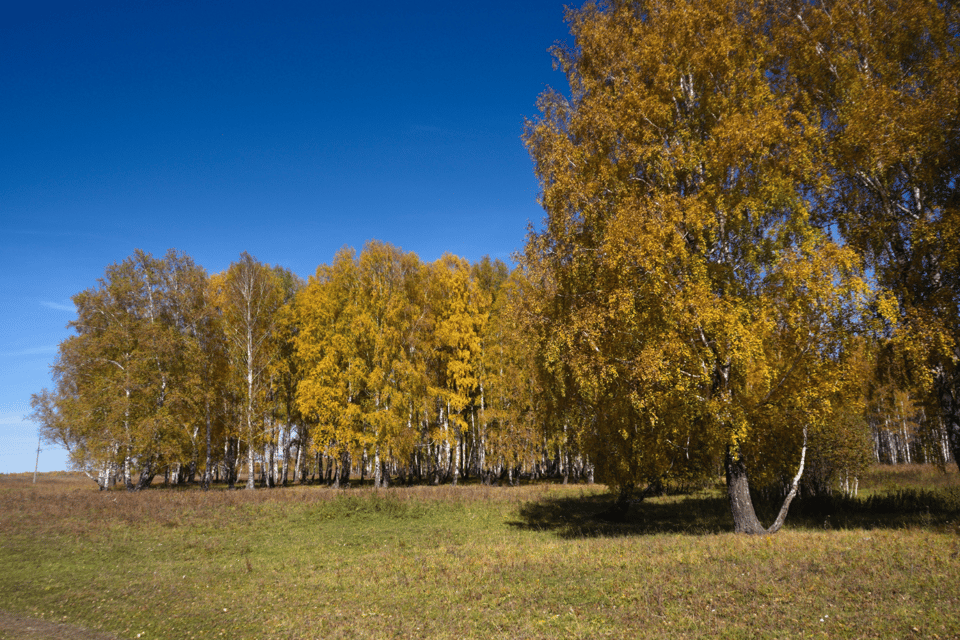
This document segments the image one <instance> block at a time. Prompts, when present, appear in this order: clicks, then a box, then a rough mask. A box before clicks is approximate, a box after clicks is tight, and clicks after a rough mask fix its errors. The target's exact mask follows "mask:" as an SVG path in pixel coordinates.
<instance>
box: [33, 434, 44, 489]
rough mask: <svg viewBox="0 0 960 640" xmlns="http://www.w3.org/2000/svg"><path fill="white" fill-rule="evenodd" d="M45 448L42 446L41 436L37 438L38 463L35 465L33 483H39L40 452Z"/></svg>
mask: <svg viewBox="0 0 960 640" xmlns="http://www.w3.org/2000/svg"><path fill="white" fill-rule="evenodd" d="M41 451H43V449H41V448H40V438H37V463H36V464H35V465H33V484H37V469H39V468H40V452H41Z"/></svg>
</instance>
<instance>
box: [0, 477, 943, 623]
mask: <svg viewBox="0 0 960 640" xmlns="http://www.w3.org/2000/svg"><path fill="white" fill-rule="evenodd" d="M31 480H32V476H31V475H30V474H22V475H7V476H0V536H2V537H0V610H2V611H5V612H7V615H6V618H5V619H6V620H7V623H8V624H7V626H4V624H3V622H2V620H3V617H2V616H0V637H9V638H17V637H30V638H43V637H51V638H52V637H57V636H56V635H46V636H45V635H42V633H44V632H43V631H42V630H40V631H37V633H38V634H41V635H29V636H28V635H25V634H23V633H22V632H18V631H16V629H18V628H19V629H21V631H22V629H24V628H25V626H26V622H24V621H27V620H29V619H34V620H35V621H37V625H36V626H38V627H39V626H42V623H40V622H39V620H43V621H45V622H46V623H66V624H69V625H71V626H69V627H64V628H63V629H64V633H63V634H62V635H61V637H69V638H80V637H92V636H83V635H82V634H81V635H71V634H79V633H80V632H79V631H77V629H78V628H82V629H86V630H90V631H91V633H93V632H94V631H95V632H96V633H98V634H102V635H98V636H96V637H98V638H107V637H111V636H112V637H116V638H138V637H139V638H171V639H174V638H420V637H425V638H488V637H493V638H604V637H608V638H645V637H651V638H654V637H729V638H740V637H749V638H767V637H769V638H783V637H830V638H844V637H849V638H861V637H867V638H870V637H880V638H904V637H927V638H957V637H960V528H958V523H960V478H958V474H957V473H956V469H955V468H952V469H948V473H947V474H940V473H939V472H937V471H936V470H935V469H931V468H923V467H906V468H889V467H888V468H881V469H876V470H874V472H873V473H872V474H871V476H870V477H868V478H865V479H864V480H863V482H862V483H861V489H862V491H861V498H860V499H858V500H845V501H834V502H827V501H820V502H815V501H810V500H807V501H804V500H799V501H797V502H795V503H794V504H795V505H796V508H795V510H793V511H792V512H791V516H790V517H789V518H788V520H787V527H786V528H785V529H784V531H782V532H781V533H779V534H777V535H775V536H772V537H765V538H752V537H744V536H734V535H733V534H731V533H728V531H729V530H730V529H731V527H732V524H731V521H730V517H729V515H728V514H727V512H726V506H725V503H724V501H723V500H722V499H721V498H720V495H719V491H717V490H711V491H705V492H701V493H696V494H692V495H674V496H664V497H661V498H656V499H651V500H648V501H647V502H645V503H644V504H642V505H640V506H639V507H634V508H633V511H632V512H631V514H630V516H629V518H628V519H627V521H625V522H618V523H611V522H606V521H604V520H602V519H598V518H597V517H596V516H597V515H598V514H600V513H602V512H603V511H604V510H605V509H606V508H607V506H608V498H607V496H605V495H603V493H602V489H601V488H600V487H589V486H582V485H578V486H566V487H564V486H557V485H531V486H522V487H516V488H506V487H504V488H494V487H483V486H461V487H447V486H444V487H413V488H395V489H388V490H380V491H379V492H374V491H373V490H371V489H351V490H346V491H335V490H331V489H326V488H320V487H291V488H285V489H273V490H258V491H256V492H245V491H227V490H224V489H215V490H211V491H209V492H206V493H204V492H202V491H199V490H197V489H195V488H189V489H150V490H147V491H144V492H142V493H140V494H128V493H126V492H123V491H109V492H102V493H101V492H98V491H97V490H96V486H95V485H94V484H93V483H92V482H90V481H89V480H87V479H86V478H83V477H82V476H76V475H69V474H46V475H42V476H41V477H40V480H39V483H38V484H37V485H33V484H31ZM10 614H15V615H16V616H20V617H19V618H16V620H19V621H20V623H19V625H20V626H19V627H17V626H16V624H15V621H14V622H10V620H11V619H12V617H13V616H11V615H10ZM44 628H45V629H56V628H57V627H53V626H47V627H44ZM11 629H13V630H11ZM31 633H32V632H31ZM50 633H51V634H52V633H53V632H52V631H51V632H50Z"/></svg>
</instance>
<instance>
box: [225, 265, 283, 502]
mask: <svg viewBox="0 0 960 640" xmlns="http://www.w3.org/2000/svg"><path fill="white" fill-rule="evenodd" d="M214 289H215V291H216V293H217V305H218V307H219V309H220V313H221V316H222V322H223V328H224V332H225V334H226V336H227V341H228V344H229V350H230V356H231V360H232V362H233V364H234V366H235V367H236V368H237V369H238V370H239V372H240V373H241V375H242V384H243V387H242V398H243V427H244V437H245V439H246V442H247V489H253V488H255V486H256V485H255V482H256V480H255V468H254V462H255V455H256V451H257V447H258V446H259V445H260V444H261V442H262V437H263V416H264V413H263V412H264V391H265V389H266V384H267V377H266V370H267V367H268V366H269V365H270V362H271V361H272V359H273V357H274V355H275V353H274V351H273V349H272V347H273V346H274V345H273V344H272V343H271V340H270V339H271V336H272V335H273V331H274V326H275V323H276V314H277V310H278V309H279V308H280V306H281V305H282V303H283V289H282V287H281V286H280V283H279V282H278V279H277V277H276V274H275V273H274V271H273V270H272V269H271V268H270V267H269V266H267V265H265V264H263V263H261V262H258V261H257V260H256V259H255V258H253V256H251V255H250V254H248V253H246V252H244V253H242V254H240V260H239V261H238V262H235V263H233V264H231V265H230V267H229V268H228V269H227V270H226V271H225V272H224V273H222V274H218V275H216V276H214Z"/></svg>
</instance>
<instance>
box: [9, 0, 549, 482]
mask: <svg viewBox="0 0 960 640" xmlns="http://www.w3.org/2000/svg"><path fill="white" fill-rule="evenodd" d="M12 4H14V3H7V5H6V6H5V8H3V9H0V86H2V87H3V90H2V96H3V98H2V99H0V151H2V152H0V268H2V271H0V273H2V275H0V300H2V305H0V326H2V327H3V329H4V330H3V332H2V333H0V473H13V472H22V471H32V470H33V467H34V461H35V455H36V448H37V441H36V427H35V425H34V424H32V423H30V422H25V421H23V419H22V418H23V416H24V415H25V414H27V413H28V412H29V399H30V394H31V393H34V392H37V391H39V390H40V389H41V388H43V387H45V386H46V387H49V386H50V377H49V365H50V363H51V362H52V361H53V358H54V356H55V354H56V348H57V344H58V343H59V342H60V341H61V340H63V339H64V338H65V337H67V336H68V335H69V331H68V330H67V329H66V328H65V325H66V324H67V322H69V321H70V320H71V319H72V318H73V307H72V304H71V302H70V298H71V296H72V295H74V294H75V293H77V292H79V291H81V290H83V289H86V288H88V287H91V286H94V285H95V284H96V281H97V278H99V277H101V276H102V275H103V272H104V268H105V267H106V266H107V265H109V264H112V263H114V262H119V261H121V260H123V259H124V258H125V257H127V256H129V255H131V254H132V253H133V251H134V249H137V248H141V249H143V250H145V251H148V252H151V253H153V254H155V255H162V254H163V253H164V252H166V250H167V249H169V248H176V249H179V250H181V251H185V252H186V253H187V254H189V255H190V256H192V257H193V258H194V260H195V261H196V262H197V263H199V264H201V265H203V266H204V267H205V268H206V269H207V271H208V272H211V273H212V272H217V271H221V270H223V269H225V268H226V267H227V266H228V265H229V264H230V262H231V261H233V260H235V259H237V257H238V256H239V254H240V252H242V251H248V252H250V253H251V254H252V255H254V256H255V257H256V258H257V259H259V260H262V261H264V262H269V263H271V264H281V265H283V266H285V267H287V268H289V269H292V270H293V271H294V272H296V273H298V274H300V275H301V276H304V277H306V276H308V275H310V274H312V273H313V272H314V271H315V270H316V267H317V265H319V264H321V263H325V262H329V261H330V260H331V259H332V258H333V255H334V253H335V252H336V251H337V249H339V248H340V247H342V246H344V245H349V246H353V247H356V248H358V249H359V248H360V247H361V246H362V245H363V244H364V243H365V242H366V241H368V240H370V239H374V238H376V239H379V240H384V241H387V242H391V243H393V244H395V245H398V246H400V247H402V248H403V249H405V250H407V251H415V252H416V253H417V254H419V255H420V257H421V258H423V259H424V260H434V259H436V258H439V257H440V256H441V255H442V254H443V253H444V252H451V253H455V254H457V255H461V256H464V257H465V258H467V259H469V260H476V259H479V258H480V257H481V256H483V255H487V254H489V255H491V256H493V257H498V258H502V259H506V260H509V258H510V255H511V253H512V252H513V251H515V250H518V249H520V248H521V246H522V244H523V240H524V234H525V231H526V227H527V224H528V223H529V222H533V223H537V222H539V220H540V218H541V217H542V211H541V209H540V208H539V206H538V205H537V202H536V196H537V191H538V188H537V183H536V179H535V177H534V175H533V170H532V163H531V161H530V159H529V157H528V156H527V154H526V151H525V150H524V148H523V145H522V142H521V139H520V135H521V133H522V128H523V118H524V117H534V116H536V114H537V109H536V99H537V96H538V95H539V93H540V92H542V91H543V89H544V88H545V87H546V86H547V85H551V86H554V87H556V88H558V89H562V88H563V87H564V84H565V83H564V78H563V76H562V74H561V73H559V72H557V71H554V70H553V66H552V61H551V58H550V55H549V54H548V53H547V49H548V48H549V46H550V45H551V44H553V43H554V42H556V41H558V40H564V39H566V38H567V37H568V31H567V28H566V25H565V23H564V21H563V3H562V2H558V1H554V0H524V1H523V2H491V1H489V0H488V1H486V2H482V3H481V2H476V3H474V2H455V3H451V2H408V3H393V2H391V3H386V2H384V3H380V2H366V3H362V4H355V3H342V4H341V3H327V2H285V1H282V0H281V1H278V2H273V3H269V4H268V3H252V2H243V1H237V0H232V1H230V2H219V1H207V0H190V1H187V0H184V1H168V2H163V3H148V2H141V1H133V2H131V1H129V0H124V1H122V2H120V1H117V2H107V1H103V2H84V1H82V0H74V1H72V2H63V3H58V2H45V1H43V0H39V1H38V2H33V3H16V4H17V5H19V6H10V5H12ZM66 464H67V463H66V454H65V452H63V451H60V450H56V449H55V448H53V447H49V446H45V448H44V451H43V452H42V453H41V454H40V469H41V470H42V471H43V470H57V469H64V468H66Z"/></svg>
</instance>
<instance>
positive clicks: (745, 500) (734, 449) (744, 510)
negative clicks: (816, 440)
mask: <svg viewBox="0 0 960 640" xmlns="http://www.w3.org/2000/svg"><path fill="white" fill-rule="evenodd" d="M806 458H807V430H806V429H804V430H803V448H802V449H801V451H800V469H799V470H798V471H797V475H796V476H794V478H793V483H792V485H791V487H790V493H788V494H787V497H786V498H784V500H783V505H782V506H781V507H780V513H779V514H777V519H776V520H774V522H773V524H772V525H770V527H769V528H764V526H763V525H762V524H760V519H759V518H757V512H756V511H755V510H754V508H753V499H752V498H751V497H750V480H749V478H748V476H747V466H746V464H744V462H743V454H742V453H741V452H740V448H739V447H738V446H735V445H729V446H728V447H727V456H726V471H727V497H728V498H729V499H730V512H731V514H732V515H733V531H734V533H746V534H749V535H766V534H771V533H776V532H777V531H779V530H780V528H781V527H783V522H784V520H786V519H787V512H788V511H789V510H790V503H791V502H793V498H794V497H795V496H796V495H797V489H798V488H799V486H800V478H801V476H803V465H804V462H805V461H806Z"/></svg>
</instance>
